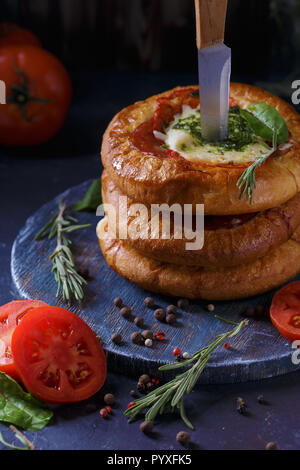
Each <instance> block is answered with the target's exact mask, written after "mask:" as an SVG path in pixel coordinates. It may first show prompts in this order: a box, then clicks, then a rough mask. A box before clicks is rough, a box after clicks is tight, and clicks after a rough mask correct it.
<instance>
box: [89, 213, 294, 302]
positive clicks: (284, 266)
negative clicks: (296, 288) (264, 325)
mask: <svg viewBox="0 0 300 470" xmlns="http://www.w3.org/2000/svg"><path fill="white" fill-rule="evenodd" d="M97 233H98V236H100V235H101V236H102V234H103V237H102V239H100V240H99V242H100V246H101V249H102V253H103V255H104V257H105V259H106V261H107V263H108V265H109V266H110V267H111V268H112V269H114V270H115V271H116V272H117V273H118V274H120V275H121V276H123V277H125V278H126V279H128V280H130V281H132V282H134V283H136V284H138V285H140V286H141V287H143V288H144V289H147V290H150V291H153V292H158V293H162V294H165V295H171V296H176V297H187V298H190V299H208V300H231V299H238V298H244V297H251V296H253V295H257V294H261V293H263V292H266V291H268V290H271V289H274V288H276V287H278V286H280V285H281V284H283V283H285V282H287V281H289V280H290V279H292V278H293V277H294V276H295V275H296V274H297V273H298V272H299V271H300V229H299V228H298V229H297V230H296V231H295V233H294V234H293V235H292V237H291V239H290V240H289V241H287V242H286V243H284V244H282V245H280V246H279V247H278V248H275V250H272V251H271V252H270V253H269V254H268V255H266V256H265V257H264V258H261V259H260V260H257V261H254V262H253V263H250V264H248V265H242V266H236V267H232V268H227V269H218V270H214V269H208V268H196V267H186V266H178V265H173V264H168V263H160V262H158V261H155V260H154V259H152V258H147V257H145V256H143V255H142V254H140V253H139V252H138V251H136V250H134V249H132V248H130V247H128V246H126V245H125V244H124V243H123V242H121V241H118V240H113V239H112V238H111V237H110V236H109V234H108V232H107V218H104V219H103V220H102V221H101V222H99V224H98V227H97ZM291 260H292V262H291Z"/></svg>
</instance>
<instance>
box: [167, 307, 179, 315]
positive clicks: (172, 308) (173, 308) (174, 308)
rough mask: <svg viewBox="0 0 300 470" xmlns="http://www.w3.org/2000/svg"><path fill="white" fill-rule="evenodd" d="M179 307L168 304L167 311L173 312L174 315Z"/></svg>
mask: <svg viewBox="0 0 300 470" xmlns="http://www.w3.org/2000/svg"><path fill="white" fill-rule="evenodd" d="M176 312H177V308H176V307H175V305H168V306H167V313H172V314H173V315H176Z"/></svg>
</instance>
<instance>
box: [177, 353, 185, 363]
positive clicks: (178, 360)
mask: <svg viewBox="0 0 300 470" xmlns="http://www.w3.org/2000/svg"><path fill="white" fill-rule="evenodd" d="M183 360H184V357H183V355H182V354H178V356H176V361H177V362H181V361H183Z"/></svg>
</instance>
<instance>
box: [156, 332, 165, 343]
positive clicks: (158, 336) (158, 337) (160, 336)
mask: <svg viewBox="0 0 300 470" xmlns="http://www.w3.org/2000/svg"><path fill="white" fill-rule="evenodd" d="M154 338H155V339H156V340H157V341H163V340H164V339H165V338H166V335H165V333H164V332H163V331H158V332H157V333H155V335H154Z"/></svg>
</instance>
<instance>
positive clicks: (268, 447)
mask: <svg viewBox="0 0 300 470" xmlns="http://www.w3.org/2000/svg"><path fill="white" fill-rule="evenodd" d="M266 450H277V444H276V443H275V442H268V444H267V445H266Z"/></svg>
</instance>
